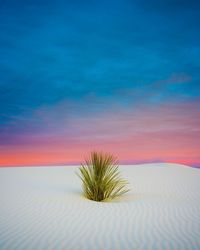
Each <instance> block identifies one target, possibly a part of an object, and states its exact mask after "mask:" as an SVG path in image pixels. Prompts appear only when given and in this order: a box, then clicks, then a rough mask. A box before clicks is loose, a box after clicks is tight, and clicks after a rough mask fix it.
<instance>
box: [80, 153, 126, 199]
mask: <svg viewBox="0 0 200 250" xmlns="http://www.w3.org/2000/svg"><path fill="white" fill-rule="evenodd" d="M79 171H80V172H79V173H78V176H79V177H80V178H81V180H82V186H83V194H84V196H85V197H86V198H88V199H90V200H94V201H103V200H107V199H113V198H115V197H119V196H121V195H123V194H125V193H127V192H128V191H129V190H128V189H126V185H127V184H128V182H127V181H126V180H124V179H122V178H121V176H120V173H119V170H118V165H117V160H116V158H115V157H114V156H113V155H110V154H104V153H99V152H92V153H91V155H90V157H89V158H88V159H86V160H85V162H84V163H82V164H81V166H80V168H79Z"/></svg>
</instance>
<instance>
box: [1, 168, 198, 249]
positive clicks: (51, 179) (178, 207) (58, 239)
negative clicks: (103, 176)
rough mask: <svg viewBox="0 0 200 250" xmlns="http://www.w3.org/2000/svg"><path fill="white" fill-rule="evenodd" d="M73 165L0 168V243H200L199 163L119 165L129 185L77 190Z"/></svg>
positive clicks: (159, 246) (3, 245)
mask: <svg viewBox="0 0 200 250" xmlns="http://www.w3.org/2000/svg"><path fill="white" fill-rule="evenodd" d="M76 170H77V167H37V168H33V167H29V168H26V167H22V168H1V169H0V249H1V250H5V249H9V250H17V249H19V250H29V249H33V250H40V249H44V250H47V249H66V250H70V249H77V250H82V249H84V250H95V249H105V250H108V249H112V250H115V249H123V250H125V249H137V250H139V249H145V250H146V249H152V250H156V249H180V250H184V249H188V250H191V249H198V250H199V249H200V170H199V169H194V168H190V167H186V166H182V165H175V164H145V165H138V166H121V167H120V170H121V172H122V175H123V176H124V177H125V178H126V179H128V181H129V183H130V187H131V188H132V191H131V192H130V193H129V194H127V195H126V196H124V197H123V198H121V199H120V200H115V201H112V202H103V203H98V202H93V201H89V200H87V199H85V198H84V197H82V195H81V193H80V192H81V187H80V180H79V179H78V177H77V176H76V175H75V174H74V172H75V171H76Z"/></svg>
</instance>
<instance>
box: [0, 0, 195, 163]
mask: <svg viewBox="0 0 200 250" xmlns="http://www.w3.org/2000/svg"><path fill="white" fill-rule="evenodd" d="M199 23H200V2H199V1H197V0H188V1H184V0H182V1H181V0H164V1H160V0H152V1H149V0H135V1H134V0H116V1H106V0H101V1H100V0H99V1H95V0H93V1H92V0H86V1H84V0H71V1H67V0H56V1H55V0H29V1H25V0H18V1H14V0H10V1H6V0H0V166H15V165H50V164H72V163H79V162H80V161H81V160H82V159H83V158H84V157H85V156H86V155H87V154H88V152H89V151H91V150H94V149H95V150H101V151H106V152H107V151H108V152H110V153H113V154H115V155H116V156H118V158H119V160H120V163H143V162H176V163H182V164H187V165H190V166H197V167H198V166H200V32H199Z"/></svg>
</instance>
